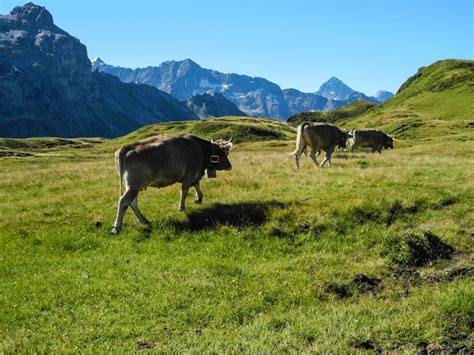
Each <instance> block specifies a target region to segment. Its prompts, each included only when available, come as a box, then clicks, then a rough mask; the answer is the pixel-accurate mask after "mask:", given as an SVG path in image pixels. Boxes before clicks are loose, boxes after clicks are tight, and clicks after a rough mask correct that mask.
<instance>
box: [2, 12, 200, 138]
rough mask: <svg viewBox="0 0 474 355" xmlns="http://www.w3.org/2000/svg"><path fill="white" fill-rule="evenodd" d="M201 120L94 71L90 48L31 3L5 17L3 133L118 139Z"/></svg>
mask: <svg viewBox="0 0 474 355" xmlns="http://www.w3.org/2000/svg"><path fill="white" fill-rule="evenodd" d="M190 119H198V117H197V115H196V114H194V113H193V112H191V111H190V110H189V109H188V108H187V106H186V105H185V104H184V103H182V102H180V101H179V100H177V99H176V98H174V97H173V96H171V95H169V94H168V93H165V92H163V91H161V90H158V89H156V88H155V87H152V86H149V85H144V84H140V85H137V84H127V83H123V82H122V81H120V80H119V79H118V78H117V77H116V76H113V75H110V74H106V73H100V72H93V71H92V70H91V62H90V60H89V58H88V56H87V49H86V47H85V46H84V45H83V44H82V43H81V42H80V41H79V40H78V39H77V38H75V37H73V36H71V35H69V34H68V33H67V32H65V31H64V30H62V29H60V28H59V27H57V26H56V25H55V24H54V22H53V17H52V15H51V14H50V13H49V12H48V11H47V10H46V9H45V8H44V7H41V6H37V5H34V4H33V3H28V4H26V5H24V6H18V7H15V8H14V9H13V10H12V11H11V13H10V14H9V15H2V16H0V136H3V137H29V136H60V137H77V136H83V137H87V136H102V137H114V136H118V135H122V134H125V133H127V132H130V131H132V130H134V129H136V128H138V127H142V126H144V125H146V124H150V123H155V122H162V121H167V120H190Z"/></svg>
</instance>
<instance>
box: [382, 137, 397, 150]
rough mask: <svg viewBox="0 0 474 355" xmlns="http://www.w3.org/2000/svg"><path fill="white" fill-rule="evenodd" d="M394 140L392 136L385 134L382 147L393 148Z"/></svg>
mask: <svg viewBox="0 0 474 355" xmlns="http://www.w3.org/2000/svg"><path fill="white" fill-rule="evenodd" d="M394 140H395V138H393V137H392V136H387V138H386V139H385V143H384V148H385V149H393V141H394Z"/></svg>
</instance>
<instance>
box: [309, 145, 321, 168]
mask: <svg viewBox="0 0 474 355" xmlns="http://www.w3.org/2000/svg"><path fill="white" fill-rule="evenodd" d="M318 155H319V150H314V149H311V153H310V154H309V156H310V158H311V159H312V160H313V163H314V166H316V167H318V166H319V165H318V164H319V163H318V160H317V159H316V157H317V156H318Z"/></svg>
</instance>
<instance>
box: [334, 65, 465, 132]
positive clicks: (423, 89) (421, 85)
mask: <svg viewBox="0 0 474 355" xmlns="http://www.w3.org/2000/svg"><path fill="white" fill-rule="evenodd" d="M341 125H343V126H346V127H376V128H381V129H384V130H386V131H388V132H390V133H392V134H395V135H396V136H397V137H399V138H403V139H416V140H422V141H430V140H435V139H440V138H443V139H453V140H459V141H463V140H472V139H473V138H474V135H473V131H474V61H470V60H443V61H439V62H436V63H434V64H432V65H430V66H428V67H423V68H420V69H419V70H418V72H417V73H416V74H415V75H413V76H412V77H411V78H409V79H408V80H407V81H406V82H405V83H404V84H403V85H402V86H401V88H400V90H399V91H398V92H397V94H396V95H395V96H394V97H392V98H391V99H389V100H387V101H386V102H384V103H383V104H381V105H377V106H375V107H373V108H371V109H370V110H368V111H366V112H365V113H363V114H362V115H360V116H358V117H356V118H354V119H352V120H349V121H347V122H341Z"/></svg>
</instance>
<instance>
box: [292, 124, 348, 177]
mask: <svg viewBox="0 0 474 355" xmlns="http://www.w3.org/2000/svg"><path fill="white" fill-rule="evenodd" d="M350 137H351V136H350V135H349V134H347V133H344V132H343V131H341V130H340V129H339V128H337V127H336V126H334V125H331V124H328V123H311V122H302V123H301V124H300V125H299V126H298V129H297V136H296V150H295V151H294V152H293V153H291V154H292V155H294V156H295V163H296V168H297V169H298V168H299V167H300V158H301V154H302V153H306V148H307V147H310V148H311V153H310V155H309V156H310V157H311V159H312V160H313V162H314V164H315V165H316V166H321V167H322V166H324V164H326V162H328V164H330V163H331V155H332V153H333V152H334V149H335V148H336V146H337V147H339V148H345V147H346V141H347V139H348V138H350ZM321 150H324V151H325V152H326V157H325V158H324V160H323V161H322V163H321V165H319V164H318V161H317V159H316V157H317V156H318V155H319V153H320V151H321Z"/></svg>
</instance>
